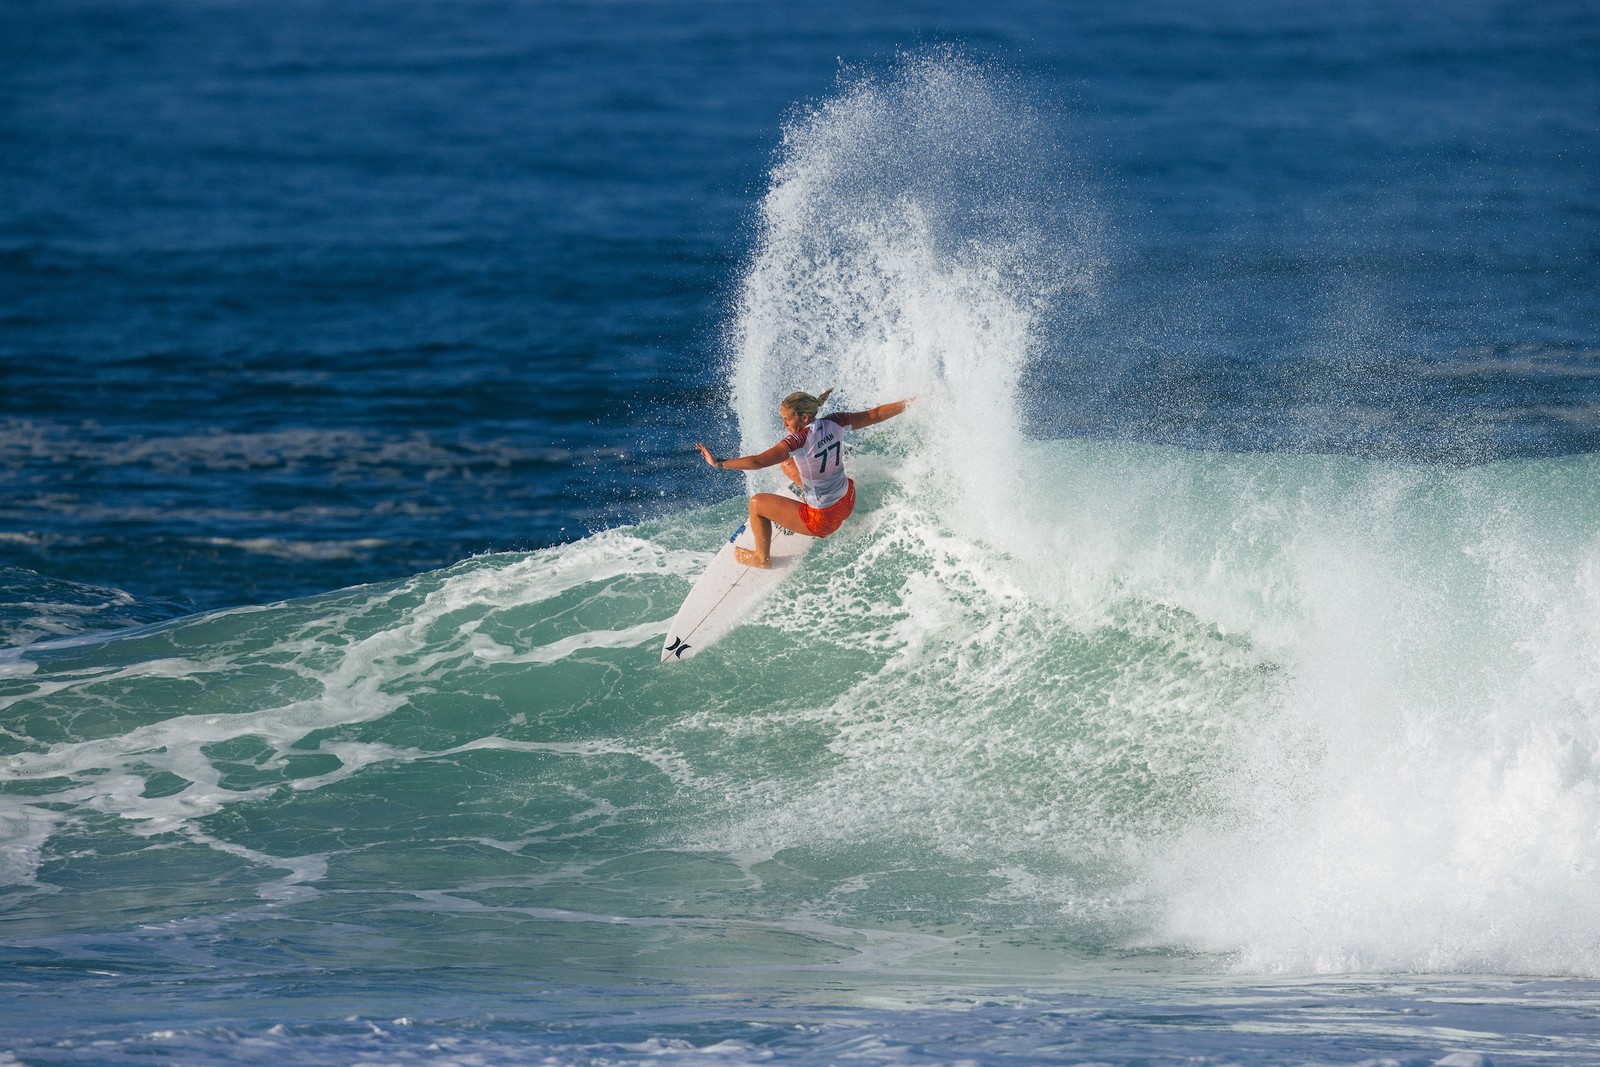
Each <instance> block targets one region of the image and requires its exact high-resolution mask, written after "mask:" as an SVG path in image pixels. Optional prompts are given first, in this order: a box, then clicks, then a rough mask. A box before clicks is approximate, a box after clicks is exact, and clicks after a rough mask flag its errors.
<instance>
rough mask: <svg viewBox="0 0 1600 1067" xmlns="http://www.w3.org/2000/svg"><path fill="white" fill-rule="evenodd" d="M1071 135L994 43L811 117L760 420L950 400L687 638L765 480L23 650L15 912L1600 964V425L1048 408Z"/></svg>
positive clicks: (769, 267)
mask: <svg viewBox="0 0 1600 1067" xmlns="http://www.w3.org/2000/svg"><path fill="white" fill-rule="evenodd" d="M1058 158H1059V150H1058V148H1057V146H1056V145H1054V143H1053V142H1052V139H1051V137H1050V136H1049V135H1048V134H1047V133H1046V132H1045V130H1044V127H1043V126H1042V125H1041V124H1040V123H1038V122H1037V121H1035V119H1034V117H1033V115H1032V113H1031V112H1030V110H1029V109H1028V106H1027V104H1026V101H1024V100H1021V99H1020V98H1018V97H1017V96H1016V95H1014V94H1010V93H1009V92H1008V90H1007V89H1006V86H1005V83H1004V80H1003V79H996V78H994V77H992V76H989V75H986V74H984V73H983V72H981V71H978V70H976V69H975V68H972V67H970V66H969V65H967V64H965V63H964V62H963V61H961V60H960V59H959V58H952V57H948V56H944V57H936V58H933V59H926V60H913V61H908V62H907V63H906V64H905V65H904V66H903V67H902V69H901V71H900V72H899V73H897V74H895V75H894V76H892V77H891V78H889V79H886V80H883V81H877V82H874V81H862V82H860V83H858V84H856V85H855V86H853V87H849V88H847V90H846V91H845V92H843V93H841V95H840V96H839V97H838V98H837V99H836V100H834V101H832V102H830V103H827V104H824V105H822V106H821V107H819V108H817V109H816V110H814V111H812V112H809V113H806V114H803V115H800V116H798V117H797V118H796V119H795V121H794V123H793V125H792V127H791V129H790V131H789V134H788V138H787V140H786V147H785V151H784V154H783V156H782V158H781V159H780V161H779V163H778V165H777V168H776V171H775V174H774V180H773V184H772V188H771V191H770V193H769V194H768V196H767V197H766V199H765V201H764V204H763V208H762V216H761V228H760V232H759V234H758V241H757V244H756V249H755V251H754V253H753V254H752V258H751V261H750V263H749V264H748V266H747V271H746V274H745V281H744V285H743V288H742V290H741V293H740V297H739V300H738V303H737V311H736V317H735V321H734V323H733V325H732V328H731V329H730V332H729V349H728V362H729V368H728V369H729V378H730V381H731V382H732V385H733V391H734V392H733V395H734V399H735V406H736V411H737V415H738V417H739V422H740V432H741V434H742V437H743V441H744V446H745V447H746V448H747V449H753V448H756V447H764V446H765V445H767V444H770V443H771V441H772V440H773V439H775V437H776V434H777V418H776V411H775V410H774V405H775V400H776V398H777V397H780V396H782V395H783V394H784V393H786V392H788V391H789V390H790V389H793V388H806V389H811V390H820V389H821V388H824V387H826V386H828V385H837V386H838V387H839V393H838V399H839V402H840V403H841V404H842V405H843V406H846V407H854V406H865V405H867V404H871V403H876V402H879V401H881V400H885V399H890V398H893V397H897V396H900V395H904V394H908V393H916V394H919V395H920V396H921V398H922V400H921V402H920V403H918V404H917V405H916V406H915V407H914V408H913V409H912V410H911V412H910V413H908V414H907V415H906V416H905V417H903V418H901V419H898V420H896V421H894V422H892V423H890V424H888V425H887V426H884V427H882V428H880V429H877V430H875V431H872V432H870V433H866V434H862V435H858V436H857V437H855V438H853V439H852V440H853V442H854V451H853V453H852V454H851V457H850V462H851V464H852V471H853V474H854V475H855V477H856V478H857V481H858V484H859V486H860V501H861V504H860V506H859V507H858V511H857V515H856V516H855V517H854V518H853V519H852V520H851V522H850V523H849V524H848V525H847V527H846V528H845V530H843V531H842V532H841V533H840V534H838V535H836V536H835V537H833V538H830V539H829V540H828V541H827V542H826V543H825V544H823V545H822V546H820V547H819V548H818V550H817V551H815V552H813V553H812V554H811V555H810V556H808V558H807V561H806V564H805V566H804V568H803V569H802V570H801V572H800V573H798V574H797V575H796V576H795V577H794V578H792V579H791V580H790V582H789V583H788V584H787V585H786V586H784V587H783V588H782V589H781V591H780V592H779V593H778V594H777V595H776V596H775V597H774V598H773V599H772V600H771V601H770V602H769V603H768V604H767V605H766V606H765V607H764V608H763V610H762V611H761V612H760V613H759V614H758V615H756V616H755V617H753V618H752V619H751V620H750V621H749V623H748V624H747V625H746V626H744V627H743V628H742V629H740V630H738V631H737V632H735V633H734V634H733V635H731V636H730V637H729V638H727V639H726V640H725V641H724V642H723V643H722V644H721V645H719V646H718V647H717V648H716V649H714V650H710V651H708V652H706V653H705V654H703V655H701V656H699V657H698V658H696V659H695V660H693V661H690V662H688V663H684V664H676V665H673V666H671V667H666V668H663V667H658V666H657V665H656V658H657V646H658V642H659V640H660V639H661V637H662V635H663V634H664V631H665V627H666V622H667V620H668V619H670V617H671V616H672V614H673V612H674V611H675V610H676V608H677V605H678V603H679V602H680V601H681V599H682V597H683V596H684V595H685V593H686V592H687V590H688V588H689V582H690V578H691V577H692V576H693V575H694V574H695V573H696V572H697V571H698V570H699V569H700V568H701V567H702V566H703V565H704V563H705V562H706V561H707V560H708V559H709V557H710V552H711V550H712V549H713V548H714V547H715V546H716V545H717V544H718V543H719V541H720V539H721V537H723V536H725V535H726V533H727V532H728V531H729V530H730V529H732V528H733V527H734V526H736V525H737V523H738V521H739V517H740V513H741V512H742V510H743V509H742V503H741V502H739V501H730V502H727V503H725V504H722V505H718V506H716V507H713V508H709V509H701V510H690V511H685V512H682V513H679V514H676V515H671V516H668V517H665V518H662V519H660V520H657V521H654V522H650V523H646V524H643V525H639V526H635V527H629V528H624V529H616V530H611V531H608V532H604V533H599V534H596V535H593V536H590V537H587V538H584V539H583V540H580V541H577V542H574V543H571V544H567V545H562V546H558V547H554V548H549V549H544V550H540V551H537V552H533V553H528V554H507V555H491V556H483V557H479V558H475V559H471V560H468V561H466V562H463V563H460V564H458V565H456V566H454V567H451V568H447V569H444V570H440V571H435V572H430V573H425V574H420V575H418V576H416V577H414V578H412V579H410V580H409V581H405V582H403V583H398V584H394V585H388V586H369V587H361V588H356V589H350V590H345V591H342V592H338V593H333V594H329V595H325V596H320V597H314V598H309V599H303V600H296V601H291V602H287V603H281V604H277V605H273V606H269V607H262V608H252V609H245V610H237V611H228V612H220V613H214V614H208V615H202V616H197V617H193V618H190V619H186V620H181V621H178V622H174V623H168V624H164V625H160V626H155V627H150V628H145V629H139V630H132V631H127V632H123V633H120V634H117V635H113V636H110V637H87V636H78V637H74V638H70V639H67V640H51V639H43V640H38V641H36V642H35V643H34V644H32V645H29V646H27V647H25V648H20V649H13V650H11V651H10V652H8V653H6V654H5V658H4V660H3V661H0V716H3V719H0V721H3V722H4V728H3V732H0V753H3V754H0V884H3V886H4V892H5V894H6V900H7V904H8V908H9V914H10V915H11V916H12V918H11V919H10V925H11V936H12V937H13V939H14V943H15V944H16V945H20V946H23V947H24V948H29V949H37V950H39V951H57V952H66V951H69V949H70V948H71V946H72V945H74V944H79V945H90V944H92V946H93V949H94V951H95V952H97V953H102V954H109V955H111V956H113V957H116V958H120V959H123V960H127V959H138V960H141V961H143V962H144V963H145V964H146V965H148V966H155V965H156V963H157V962H159V961H161V960H164V959H168V960H170V959H174V958H177V957H181V962H182V963H183V965H184V966H186V967H192V966H194V962H195V960H196V959H198V958H201V957H204V958H206V959H207V960H209V961H211V962H213V963H215V964H216V965H218V966H221V965H223V964H232V965H237V966H265V965H266V964H267V963H268V962H270V961H271V960H274V959H276V960H280V961H282V960H308V959H309V960H327V959H329V958H337V959H338V960H339V961H340V962H341V963H342V964H345V965H351V966H358V965H366V966H370V967H373V968H381V967H390V966H398V965H413V966H420V965H440V966H445V965H451V964H456V963H467V962H470V963H474V964H484V963H503V964H504V965H505V966H507V967H520V968H529V967H531V968H534V969H536V970H540V969H542V970H543V971H544V972H547V973H555V974H558V975H560V976H561V977H563V978H566V979H571V980H578V979H581V978H582V977H583V976H585V975H590V974H601V975H604V976H607V977H609V978H616V977H617V976H619V975H635V974H659V973H662V972H671V973H680V972H682V971H683V969H684V968H688V967H694V968H712V969H716V968H722V969H723V970H722V971H721V972H719V973H722V974H724V975H725V974H726V969H727V968H736V969H739V970H740V971H741V972H742V973H746V974H753V973H758V972H759V973H765V974H769V975H770V974H772V973H776V972H780V971H781V972H782V973H785V974H790V975H798V974H801V973H803V972H804V970H805V969H806V968H807V967H811V968H815V967H819V966H831V965H838V966H844V967H849V968H852V969H854V970H856V971H858V972H866V973H874V972H875V971H877V970H880V969H881V970H885V971H894V970H895V969H896V968H903V967H905V966H908V963H907V961H908V960H911V961H916V965H917V966H926V967H934V966H939V967H945V968H947V969H949V970H952V971H957V970H958V971H959V972H960V973H962V974H968V975H970V974H982V973H985V971H986V969H987V973H992V974H994V975H1003V976H1005V977H1007V978H1009V979H1015V978H1017V977H1019V976H1022V975H1027V974H1029V973H1038V974H1043V973H1053V972H1054V971H1055V970H1057V969H1059V967H1060V966H1061V960H1062V958H1063V956H1064V955H1069V956H1071V955H1075V956H1087V957H1093V958H1100V959H1105V958H1110V957H1112V956H1115V955H1118V954H1121V953H1125V952H1128V951H1130V950H1146V951H1152V952H1171V951H1181V952H1198V953H1202V954H1205V957H1206V958H1207V960H1209V961H1211V962H1215V963H1217V964H1218V965H1224V966H1231V967H1235V968H1239V969H1242V970H1247V971H1293V972H1304V971H1349V970H1374V971H1393V970H1399V971H1488V972H1500V973H1530V972H1531V973H1544V974H1582V975H1597V974H1600V877H1597V874H1600V871H1597V870H1596V866H1597V863H1600V860H1597V857H1600V651H1597V650H1600V536H1597V534H1596V530H1600V498H1597V495H1596V494H1595V492H1594V490H1593V486H1594V485H1596V484H1600V460H1597V459H1596V458H1595V457H1592V456H1574V457H1568V458H1560V459H1540V460H1521V461H1510V462H1500V463H1493V464H1487V465H1483V466H1478V467H1472V468H1465V469H1444V468H1433V467H1415V466H1399V465H1389V464H1384V463H1380V462H1374V461H1371V460H1365V459H1355V458H1330V457H1322V456H1314V455H1289V454H1282V453H1278V454H1256V455H1247V454H1230V453H1223V452H1192V451H1183V450H1178V449H1173V448H1167V447H1161V446H1154V445H1148V444H1145V445H1141V444H1127V443H1096V442H1088V441H1071V440H1068V441H1038V440H1031V439H1030V438H1029V437H1028V436H1027V435H1026V434H1025V433H1024V432H1023V429H1022V423H1023V420H1024V418H1025V417H1026V415H1027V413H1028V409H1029V408H1030V407H1036V406H1038V405H1040V404H1047V403H1048V402H1049V401H1048V398H1047V397H1039V396H1035V395H1032V394H1030V392H1029V387H1028V385H1027V382H1028V381H1029V380H1030V379H1029V375H1030V368H1031V367H1032V366H1033V365H1034V364H1035V363H1036V362H1037V361H1039V360H1042V359H1047V358H1050V353H1049V352H1048V351H1046V348H1047V346H1048V345H1051V344H1054V343H1056V342H1057V341H1058V340H1059V338H1060V336H1061V331H1063V330H1069V329H1070V328H1071V322H1072V320H1073V316H1074V315H1075V314H1076V313H1077V311H1078V310H1080V309H1081V308H1082V307H1083V306H1085V305H1086V303H1087V302H1089V301H1092V300H1093V299H1095V296H1096V294H1095V286H1096V277H1097V275H1096V271H1097V269H1098V268H1097V264H1098V263H1099V261H1100V260H1099V256H1100V253H1099V251H1098V248H1099V241H1098V238H1097V236H1096V235H1097V225H1098V224H1097V222H1096V216H1095V213H1094V211H1093V208H1092V204H1091V203H1090V202H1089V200H1088V198H1086V197H1085V196H1083V195H1082V194H1081V193H1080V192H1076V191H1074V190H1075V189H1076V188H1078V186H1075V185H1074V183H1073V182H1072V181H1071V180H1070V179H1069V177H1068V176H1066V175H1063V174H1061V173H1060V172H1059V169H1058V164H1057V163H1056V162H1054V161H1055V160H1057V159H1058ZM913 161H914V162H913ZM977 189H986V190H997V191H998V192H997V193H996V195H992V196H989V195H985V196H982V197H979V196H977V195H975V194H974V193H973V190H977ZM1063 235H1065V236H1063ZM753 481H754V482H755V484H756V485H759V484H761V481H760V479H754V480H753ZM529 945H537V946H538V947H539V951H538V952H537V953H534V954H533V955H534V957H535V958H534V959H532V960H531V961H530V959H529V955H530V954H529ZM84 951H87V949H84ZM152 961H154V962H152ZM795 980H796V981H799V979H795Z"/></svg>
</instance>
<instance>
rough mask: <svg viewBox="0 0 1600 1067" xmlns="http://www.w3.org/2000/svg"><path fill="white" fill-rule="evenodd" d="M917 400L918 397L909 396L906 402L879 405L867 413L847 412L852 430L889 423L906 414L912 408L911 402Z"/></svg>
mask: <svg viewBox="0 0 1600 1067" xmlns="http://www.w3.org/2000/svg"><path fill="white" fill-rule="evenodd" d="M915 399H916V397H914V396H908V397H906V398H905V399H904V400H895V401H893V402H891V403H888V404H879V405H878V406H877V407H875V408H868V409H867V410H865V411H850V412H846V415H848V417H849V419H850V428H851V429H852V430H864V429H866V428H867V427H868V426H876V425H878V423H880V422H888V421H889V420H890V419H892V418H894V417H895V416H896V415H901V414H904V413H905V410H906V408H908V407H910V406H911V402H912V401H913V400H915Z"/></svg>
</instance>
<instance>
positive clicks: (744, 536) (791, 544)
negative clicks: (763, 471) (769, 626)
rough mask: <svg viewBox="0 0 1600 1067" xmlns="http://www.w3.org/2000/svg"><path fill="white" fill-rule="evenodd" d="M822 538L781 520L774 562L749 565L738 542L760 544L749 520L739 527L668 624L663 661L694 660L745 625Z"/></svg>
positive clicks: (774, 539) (774, 540)
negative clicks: (739, 553)
mask: <svg viewBox="0 0 1600 1067" xmlns="http://www.w3.org/2000/svg"><path fill="white" fill-rule="evenodd" d="M816 542H817V539H816V538H815V537H807V536H806V535H804V534H797V533H793V532H791V531H789V530H785V529H784V528H783V527H782V526H779V525H777V524H776V523H774V524H773V526H772V552H771V558H772V566H771V567H768V568H766V569H761V568H759V567H746V566H745V565H744V564H743V563H740V562H739V561H738V560H736V559H734V558H733V550H734V547H735V546H738V547H740V548H754V547H755V546H756V542H755V534H753V533H751V531H750V528H749V524H748V523H747V524H745V525H744V526H741V527H739V528H738V529H737V530H735V531H734V532H733V536H732V537H730V538H728V543H727V544H725V545H723V546H722V549H721V551H719V552H718V553H717V554H716V555H715V556H713V557H712V559H711V563H710V565H709V566H707V567H706V570H705V573H704V574H702V575H700V580H699V581H697V582H695V583H694V588H693V589H691V590H689V596H688V597H687V598H686V599H685V600H684V602H683V607H681V608H679V609H678V614H677V615H676V616H674V617H673V620H672V625H671V626H669V627H668V628H667V639H666V641H664V642H663V643H662V645H661V662H662V663H674V662H676V661H678V660H683V659H693V658H694V656H695V654H696V653H698V652H700V651H702V650H703V649H705V648H706V647H707V646H708V645H710V644H711V643H712V642H713V641H715V640H717V639H718V638H719V637H722V636H723V635H724V634H726V633H727V632H728V631H729V630H732V629H733V628H734V627H735V626H737V625H739V623H740V622H741V621H743V619H744V618H745V616H746V615H748V614H749V613H750V611H751V610H752V609H753V608H755V606H756V605H757V604H759V603H761V601H763V600H765V599H766V598H767V595H768V594H769V593H771V592H772V591H773V590H774V589H776V588H777V587H778V583H779V582H781V581H783V580H784V579H785V578H787V577H788V576H789V573H790V572H791V571H793V570H794V568H795V564H797V563H799V562H800V558H801V557H802V556H804V555H805V554H806V553H807V552H809V551H810V550H811V546H812V545H814V544H815V543H816Z"/></svg>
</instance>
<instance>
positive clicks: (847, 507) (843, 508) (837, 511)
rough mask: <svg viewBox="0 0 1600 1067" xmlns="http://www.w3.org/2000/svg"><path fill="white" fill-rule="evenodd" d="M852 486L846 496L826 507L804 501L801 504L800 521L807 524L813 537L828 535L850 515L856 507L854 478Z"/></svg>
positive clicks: (846, 491) (851, 481) (847, 490)
mask: <svg viewBox="0 0 1600 1067" xmlns="http://www.w3.org/2000/svg"><path fill="white" fill-rule="evenodd" d="M849 485H850V488H848V489H846V490H845V491H844V496H842V497H840V498H839V499H838V500H835V501H834V502H833V503H831V504H829V505H828V506H827V507H825V508H814V507H812V506H811V505H810V504H807V503H805V502H804V501H802V502H801V504H800V521H801V522H803V523H805V524H806V529H807V530H809V531H810V533H811V536H812V537H827V536H828V535H829V534H831V533H833V531H835V530H837V529H838V528H839V527H840V526H843V525H844V520H846V519H848V518H849V517H850V513H851V512H852V511H854V510H855V509H856V483H855V480H854V479H851V480H850V482H849Z"/></svg>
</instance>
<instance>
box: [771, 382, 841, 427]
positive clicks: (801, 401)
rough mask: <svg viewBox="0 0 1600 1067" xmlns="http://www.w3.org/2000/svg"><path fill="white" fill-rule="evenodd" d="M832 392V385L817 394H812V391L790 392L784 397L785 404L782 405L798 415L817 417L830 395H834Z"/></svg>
mask: <svg viewBox="0 0 1600 1067" xmlns="http://www.w3.org/2000/svg"><path fill="white" fill-rule="evenodd" d="M832 393H833V389H832V388H831V387H830V388H827V389H824V390H823V391H822V392H821V393H819V394H817V395H816V396H812V395H811V394H810V393H790V394H789V395H788V396H786V397H784V398H783V404H782V405H781V406H782V407H786V408H788V409H789V410H790V411H792V412H794V413H795V414H796V415H800V416H802V417H804V416H810V417H811V418H813V419H815V418H816V417H817V412H818V411H821V410H822V405H823V404H825V403H827V401H828V397H829V396H830V395H832Z"/></svg>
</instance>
